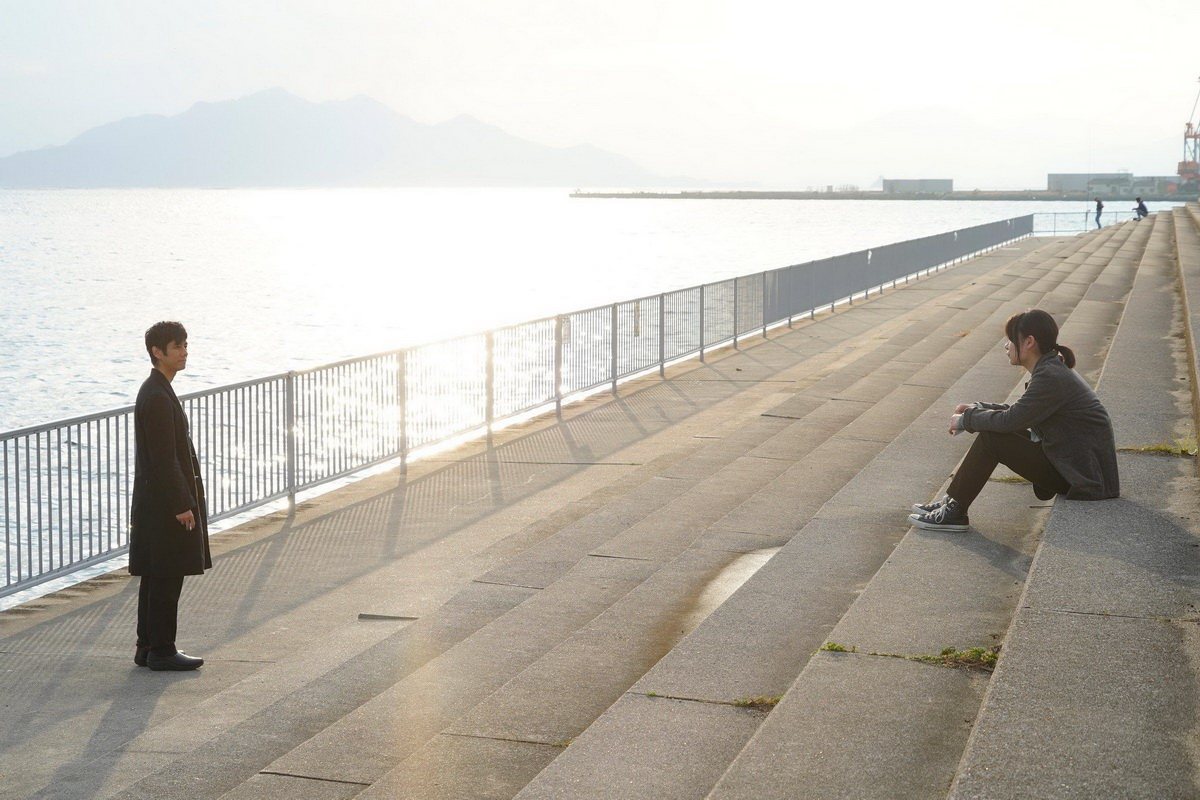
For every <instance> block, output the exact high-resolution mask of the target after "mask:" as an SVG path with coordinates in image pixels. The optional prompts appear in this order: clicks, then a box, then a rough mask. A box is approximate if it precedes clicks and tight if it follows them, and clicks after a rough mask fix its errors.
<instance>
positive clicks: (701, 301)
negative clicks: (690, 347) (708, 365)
mask: <svg viewBox="0 0 1200 800" xmlns="http://www.w3.org/2000/svg"><path fill="white" fill-rule="evenodd" d="M700 363H701V364H703V363H704V284H703V283H702V284H700Z"/></svg>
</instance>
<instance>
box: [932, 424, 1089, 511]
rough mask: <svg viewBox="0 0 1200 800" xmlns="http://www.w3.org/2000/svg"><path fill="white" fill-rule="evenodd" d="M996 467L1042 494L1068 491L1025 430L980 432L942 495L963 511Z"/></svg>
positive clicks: (1062, 479) (1064, 483)
mask: <svg viewBox="0 0 1200 800" xmlns="http://www.w3.org/2000/svg"><path fill="white" fill-rule="evenodd" d="M997 464H1003V465H1004V466H1006V467H1008V468H1009V469H1011V470H1012V471H1013V472H1015V473H1017V474H1018V475H1020V476H1021V477H1022V478H1025V479H1026V480H1028V481H1029V482H1030V483H1032V484H1033V485H1034V486H1036V487H1037V488H1038V489H1041V490H1043V491H1045V492H1053V493H1054V494H1065V493H1066V492H1067V491H1069V490H1070V488H1071V485H1070V484H1069V483H1067V482H1066V480H1065V479H1064V478H1063V476H1062V475H1059V474H1058V470H1056V469H1055V468H1054V465H1053V464H1051V463H1050V459H1048V458H1046V454H1045V453H1044V452H1043V451H1042V445H1041V443H1039V442H1035V441H1033V440H1031V439H1030V438H1029V432H1028V431H1021V432H1020V433H993V432H992V431H980V432H979V433H978V434H976V435H975V441H974V443H972V445H971V449H970V450H968V451H967V457H966V458H965V459H963V463H962V466H960V467H959V468H958V474H956V475H955V476H954V480H953V481H951V482H950V488H949V489H947V490H946V493H947V494H949V495H950V496H951V497H953V498H954V499H955V500H957V501H958V504H959V505H960V506H962V507H963V509H964V510H966V509H967V508H969V507H970V506H971V503H973V502H975V498H976V497H978V496H979V493H980V492H981V491H983V487H984V486H985V485H986V484H987V480H988V478H990V477H991V476H992V471H993V470H995V469H996V465H997Z"/></svg>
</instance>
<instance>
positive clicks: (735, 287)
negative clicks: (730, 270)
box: [733, 277, 739, 350]
mask: <svg viewBox="0 0 1200 800" xmlns="http://www.w3.org/2000/svg"><path fill="white" fill-rule="evenodd" d="M738 294H739V292H738V279H737V278H736V277H735V278H734V279H733V349H734V350H737V349H738V342H737V337H738Z"/></svg>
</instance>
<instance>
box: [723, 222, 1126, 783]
mask: <svg viewBox="0 0 1200 800" xmlns="http://www.w3.org/2000/svg"><path fill="white" fill-rule="evenodd" d="M1122 241H1123V243H1122V245H1121V248H1125V247H1126V246H1127V245H1128V248H1129V249H1132V250H1136V249H1139V248H1140V244H1139V241H1137V240H1134V241H1132V242H1131V241H1130V240H1129V239H1124V240H1122ZM1142 241H1144V237H1143V239H1142ZM1119 251H1120V248H1118V252H1119ZM1112 259H1113V256H1095V257H1093V258H1090V259H1085V260H1084V261H1082V262H1080V264H1079V269H1078V270H1077V271H1076V272H1073V273H1072V276H1073V277H1077V278H1078V277H1080V276H1085V275H1091V276H1092V277H1096V276H1098V275H1102V274H1104V273H1105V272H1106V271H1108V269H1109V266H1110V264H1111V262H1112ZM1074 283H1075V282H1074V281H1070V282H1069V281H1063V282H1062V283H1059V284H1058V285H1057V286H1056V287H1055V288H1054V289H1053V290H1052V291H1051V292H1050V293H1049V294H1047V295H1046V296H1045V298H1043V300H1042V301H1041V302H1038V303H1037V305H1038V307H1043V308H1047V307H1057V308H1058V309H1059V311H1060V314H1064V315H1065V314H1069V313H1071V312H1072V311H1073V310H1074V308H1075V307H1077V305H1076V304H1078V303H1079V302H1080V300H1081V299H1082V298H1083V297H1084V296H1086V295H1085V294H1080V293H1079V292H1078V290H1077V287H1076V286H1074V285H1073V284H1074ZM1080 283H1086V284H1090V283H1091V281H1080ZM1064 287H1065V288H1064ZM1064 294H1065V295H1066V297H1067V298H1069V299H1070V300H1069V301H1068V302H1065V303H1063V304H1060V303H1059V301H1060V300H1061V298H1062V297H1063V295H1064ZM1019 297H1020V296H1018V298H1019ZM1117 311H1119V309H1115V310H1114V309H1110V313H1112V314H1113V316H1115V314H1116V312H1117ZM1008 313H1011V309H1005V310H1004V311H1003V312H1002V313H1001V316H1006V315H1007V314H1008ZM1060 319H1061V317H1060ZM1113 321H1115V320H1113ZM1091 324H1093V325H1094V324H1095V322H1094V320H1093V322H1092V323H1091ZM1070 325H1071V320H1070V319H1069V320H1068V322H1067V325H1066V326H1064V331H1065V330H1067V329H1068V326H1070ZM1109 329H1111V323H1110V326H1109ZM1103 330H1105V328H1103V327H1100V328H1099V329H1098V330H1096V331H1095V332H1093V336H1095V337H1097V341H1098V340H1099V339H1100V338H1102V337H1103ZM1080 333H1081V335H1082V332H1080ZM973 371H975V372H980V373H984V374H994V373H995V368H994V367H992V366H990V365H988V364H986V363H983V362H981V363H980V364H978V365H976V367H975V368H974V370H973ZM970 374H971V373H968V376H969V375H970ZM964 381H966V378H964ZM972 385H974V386H975V387H976V388H978V387H979V386H980V385H982V384H980V383H979V379H978V378H977V379H976V380H975V382H974V384H972V383H970V382H966V383H964V387H969V386H972ZM1008 387H1012V383H1011V377H1010V378H1009V383H1008ZM952 391H955V390H952ZM1005 391H1007V389H1006V390H1005ZM1020 391H1021V387H1020V386H1017V387H1015V388H1012V395H1014V396H1015V395H1018V394H1020ZM995 396H996V395H995V394H992V395H991V397H995ZM961 399H963V400H969V399H973V398H967V397H963V398H961ZM977 399H990V397H989V396H987V395H980V396H977ZM944 400H945V401H946V402H944V403H943V404H942V405H943V406H947V405H949V404H950V403H951V402H952V401H951V400H950V396H949V395H947V396H945V397H944ZM931 416H932V415H931ZM944 419H945V414H944V413H943V414H942V415H941V420H943V422H942V424H943V425H944ZM930 422H931V424H932V423H933V422H934V420H933V419H931V421H930ZM921 433H922V431H921V430H920V429H919V428H917V429H909V430H908V431H905V433H904V434H902V435H901V436H899V437H897V439H896V441H894V442H893V443H892V444H891V445H889V450H891V449H892V448H896V451H895V452H896V457H894V458H891V459H887V458H881V459H879V460H877V461H876V462H873V463H872V464H871V465H869V466H868V467H867V468H866V469H864V471H863V473H861V474H860V475H859V477H858V478H856V481H855V483H854V484H851V485H848V486H847V492H848V497H847V506H846V507H845V510H844V513H845V514H846V518H849V519H856V518H861V517H863V516H864V515H866V514H869V513H871V510H872V509H873V508H878V507H889V506H891V505H892V504H893V503H896V504H901V503H902V502H903V501H902V500H901V497H902V495H901V490H902V487H904V486H905V481H903V480H898V479H897V478H896V477H894V476H896V475H898V474H903V473H905V472H912V471H913V470H914V468H915V465H913V464H911V461H912V459H911V455H910V454H912V453H915V452H921V451H922V449H923V448H922V442H921V441H920V440H919V439H918V438H917V437H919V436H920V434H921ZM924 438H925V441H926V442H927V441H928V434H926V436H925V437H924ZM938 449H941V448H938ZM885 455H886V453H885ZM929 458H930V455H925V454H923V459H926V460H928V459H929ZM934 458H935V460H936V457H934ZM906 462H907V463H906ZM949 472H950V467H949V466H946V467H943V468H942V469H941V470H940V474H941V475H943V476H944V475H946V474H948V473H949ZM869 473H876V477H875V480H873V481H872V480H868V481H866V482H865V484H864V483H860V482H861V481H862V479H863V478H864V477H865V476H867V475H868V474H869ZM888 476H892V477H888ZM931 483H933V481H929V480H928V479H926V485H929V484H931ZM856 484H858V485H862V486H867V487H872V488H873V487H876V486H880V487H886V488H883V489H882V490H881V491H873V492H865V491H858V490H856V488H855V486H856ZM909 498H910V500H911V499H912V494H911V490H910V494H909ZM1040 505H1044V504H1040V503H1038V502H1037V501H1036V500H1035V499H1034V498H1033V497H1032V494H1031V492H1029V490H1028V488H1027V487H1015V486H1003V485H1000V486H996V487H994V490H991V491H988V492H985V493H984V494H983V495H982V496H981V497H980V499H979V500H978V501H977V502H976V504H975V506H973V507H972V522H973V523H974V530H973V531H971V532H970V533H969V534H967V535H963V534H940V533H936V532H929V531H923V530H919V529H912V530H910V531H909V532H908V533H907V535H905V536H904V537H903V539H902V540H901V541H900V542H899V545H898V546H897V547H896V549H895V551H894V552H893V553H892V554H891V556H890V557H889V558H888V559H887V561H886V562H885V563H884V564H882V565H881V566H880V568H879V569H878V571H877V572H876V573H875V574H874V576H873V577H872V578H871V579H870V582H869V584H868V585H867V586H866V587H865V589H864V590H863V591H862V593H861V595H860V596H859V597H858V598H857V599H856V600H855V601H854V603H853V604H852V605H851V606H850V607H849V609H848V610H847V612H846V613H845V614H844V615H843V616H842V617H841V619H840V620H839V621H838V623H837V625H836V626H834V628H833V629H832V630H831V631H830V632H829V634H828V638H829V640H830V641H833V642H836V643H838V644H839V645H842V646H845V647H849V648H854V649H855V650H856V651H857V652H856V653H855V654H854V655H853V657H848V658H849V661H847V662H845V663H846V664H848V665H852V666H853V668H851V669H847V670H846V671H844V672H838V671H837V670H834V669H831V668H830V665H831V664H832V663H841V662H837V659H836V658H832V657H833V656H836V655H837V654H830V656H829V657H826V654H820V655H821V658H820V659H813V660H810V661H809V662H808V664H807V666H805V668H804V670H803V671H802V672H801V673H800V675H799V677H798V678H797V679H796V681H795V683H794V684H793V685H792V686H791V687H790V688H789V690H788V692H787V694H786V695H785V696H784V698H783V700H782V702H781V703H780V705H779V707H778V708H777V709H776V711H775V712H773V713H772V715H771V717H770V718H769V719H768V720H767V722H766V723H764V725H763V726H762V728H761V729H760V730H759V731H758V732H757V733H756V734H755V736H754V738H753V739H752V741H751V742H750V743H749V744H748V745H747V746H746V748H745V749H744V751H743V752H742V753H741V754H740V755H739V756H738V757H737V759H736V760H735V761H734V762H733V763H732V764H731V766H730V768H729V771H728V772H727V773H726V774H725V776H724V777H723V778H722V780H721V782H720V783H719V784H718V786H717V787H716V788H715V789H714V791H713V796H714V797H721V798H733V797H745V798H750V797H754V798H772V797H778V798H783V797H789V796H791V795H790V794H789V790H788V789H787V787H789V786H791V787H794V786H799V785H804V786H807V787H808V788H806V793H807V795H808V796H812V797H908V796H914V797H921V796H941V795H944V793H945V791H946V788H947V787H948V786H949V785H950V782H951V780H952V779H953V776H954V769H955V766H956V765H957V761H958V756H959V754H960V753H961V751H962V748H963V745H964V744H965V742H966V739H967V736H968V734H969V732H970V725H969V723H970V721H971V720H972V719H973V718H974V714H975V711H976V709H977V708H978V705H979V701H980V698H981V696H982V687H983V686H984V685H985V684H986V681H985V680H982V679H979V678H978V677H977V675H973V674H972V673H966V672H965V671H954V670H946V669H945V668H942V667H935V666H930V665H927V664H922V663H918V662H914V661H911V660H905V659H904V658H900V659H897V658H895V656H901V657H903V656H922V655H933V654H936V653H938V652H940V651H941V650H942V649H943V648H945V647H957V648H961V649H966V648H969V647H975V646H982V647H987V646H990V645H992V644H995V643H997V642H998V641H999V640H1000V639H1001V638H1002V637H1003V634H1004V631H1005V629H1006V628H1007V627H1008V623H1009V620H1010V619H1011V618H1012V614H1013V611H1014V608H1015V606H1016V602H1017V597H1018V596H1019V593H1020V589H1021V586H1022V584H1023V582H1024V579H1025V572H1026V570H1027V569H1028V565H1029V562H1030V558H1031V556H1032V553H1033V550H1034V547H1035V546H1036V539H1037V524H1036V523H1037V520H1038V518H1039V516H1040V514H1041V513H1042V512H1040V509H1039V508H1038V506H1040ZM874 653H878V654H880V655H872V654H874ZM831 658H832V660H831ZM864 659H865V662H864V663H862V664H860V663H859V660H864ZM875 661H879V662H886V663H887V665H886V666H881V665H878V664H875V663H872V662H875ZM897 664H899V665H901V666H896V665H897ZM921 670H928V671H932V672H934V673H937V672H947V671H948V672H955V673H956V674H959V675H960V676H961V677H960V680H961V681H965V683H963V684H962V685H960V686H959V687H958V690H953V689H951V688H950V687H949V686H943V683H944V682H945V681H949V680H953V679H952V678H947V677H945V676H941V675H936V674H934V675H929V674H923V673H922V672H921ZM934 686H936V687H939V688H937V689H933V688H931V687H934ZM970 687H974V689H973V690H970ZM830 697H854V698H856V699H857V701H858V702H861V703H862V706H861V709H862V710H861V712H860V713H863V714H865V713H866V712H867V709H873V710H874V713H875V714H876V715H877V716H876V726H873V727H872V728H871V729H870V730H859V729H858V728H859V727H860V726H854V727H852V728H851V729H848V730H845V732H843V733H839V731H842V730H843V724H844V718H843V715H842V714H841V713H840V709H841V705H840V704H836V703H832V702H829V698H830ZM850 713H851V714H852V712H850ZM948 720H955V721H956V722H955V723H954V724H945V723H946V722H947V721H948ZM914 729H916V730H917V731H918V734H917V736H918V739H917V741H918V742H919V744H920V750H919V751H917V750H909V749H907V744H906V743H898V742H896V741H894V732H895V731H901V730H902V731H905V733H906V734H908V733H910V732H912V731H913V730H914ZM879 731H888V732H891V733H888V734H880V733H879ZM817 743H820V747H819V749H818V750H817V751H815V752H814V750H813V749H812V748H814V747H816V746H817ZM918 752H919V753H920V755H919V756H918ZM768 763H770V764H772V765H773V766H772V767H771V769H772V772H773V777H772V778H771V780H770V781H769V783H768V785H764V784H763V782H762V781H761V780H760V776H759V773H760V770H762V769H764V768H766V765H767V764H768ZM884 776H887V779H886V780H883V779H882V778H883V777H884Z"/></svg>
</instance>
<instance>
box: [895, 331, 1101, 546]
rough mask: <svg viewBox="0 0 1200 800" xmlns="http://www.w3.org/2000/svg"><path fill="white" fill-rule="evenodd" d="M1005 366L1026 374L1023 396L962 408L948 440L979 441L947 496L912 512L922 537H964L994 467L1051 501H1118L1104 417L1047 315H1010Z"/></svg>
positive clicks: (973, 447)
mask: <svg viewBox="0 0 1200 800" xmlns="http://www.w3.org/2000/svg"><path fill="white" fill-rule="evenodd" d="M1004 334H1005V338H1006V341H1005V343H1004V349H1005V350H1006V351H1007V352H1008V361H1009V363H1010V364H1013V365H1014V366H1021V367H1024V368H1025V369H1026V370H1027V371H1028V372H1029V381H1028V382H1027V383H1026V384H1025V393H1024V394H1023V395H1021V397H1020V399H1019V400H1017V402H1015V403H1013V404H1012V405H1011V406H1010V405H1005V404H1000V403H972V404H970V405H966V404H964V405H960V406H958V407H957V408H955V409H954V414H953V415H951V417H950V433H951V434H956V433H959V432H960V431H967V432H968V433H978V434H979V436H978V437H977V438H976V439H975V441H974V442H973V443H972V445H971V449H970V450H969V451H968V452H967V457H966V458H965V459H964V460H963V463H962V466H961V467H959V470H958V473H957V474H956V475H955V476H954V480H953V481H951V483H950V488H949V489H948V490H947V493H946V496H945V497H944V498H942V499H941V500H938V501H937V502H934V503H930V504H928V505H914V506H913V510H914V511H915V512H916V513H915V514H911V515H910V516H909V519H911V520H912V523H913V525H915V526H917V527H918V528H925V529H926V530H942V531H965V530H967V528H968V527H969V526H970V520H969V518H968V517H967V510H968V509H969V508H970V507H971V503H972V502H973V501H974V500H975V498H976V497H977V496H978V495H979V492H980V491H982V490H983V487H984V485H985V484H986V483H987V480H988V478H989V477H990V476H991V474H992V470H994V469H995V468H996V465H997V464H1004V465H1005V466H1006V467H1008V468H1009V469H1011V470H1012V471H1013V472H1015V473H1017V474H1018V475H1020V476H1021V477H1023V478H1025V479H1026V480H1028V481H1029V482H1030V483H1032V484H1033V491H1034V494H1036V495H1037V497H1038V499H1040V500H1048V499H1050V498H1051V497H1053V496H1054V495H1056V494H1061V495H1063V496H1065V497H1067V498H1069V499H1071V500H1106V499H1108V498H1111V497H1117V496H1118V495H1119V494H1120V481H1119V479H1118V476H1117V448H1116V440H1115V439H1114V437H1113V429H1112V421H1111V420H1110V419H1109V417H1108V412H1107V411H1106V410H1105V409H1104V406H1103V405H1102V404H1101V403H1100V399H1099V398H1098V397H1096V393H1095V392H1093V391H1092V388H1091V387H1090V386H1088V384H1087V382H1086V381H1085V380H1084V379H1083V378H1081V377H1080V376H1079V373H1077V372H1075V370H1074V366H1075V354H1074V353H1073V352H1071V349H1070V348H1069V347H1065V346H1063V345H1060V344H1059V343H1058V324H1057V323H1055V321H1054V318H1053V317H1052V316H1050V315H1049V314H1048V313H1046V312H1045V311H1041V310H1039V309H1033V310H1031V311H1026V312H1024V313H1023V314H1014V315H1013V316H1012V317H1010V318H1009V320H1008V322H1007V323H1006V324H1005V326H1004Z"/></svg>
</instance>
